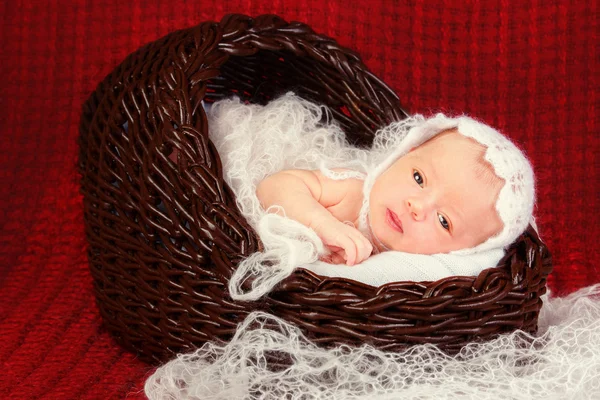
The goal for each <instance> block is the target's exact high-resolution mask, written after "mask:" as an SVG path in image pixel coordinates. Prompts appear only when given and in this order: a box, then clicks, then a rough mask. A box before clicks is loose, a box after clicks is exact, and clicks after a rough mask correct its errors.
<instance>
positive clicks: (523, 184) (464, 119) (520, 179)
mask: <svg viewBox="0 0 600 400" xmlns="http://www.w3.org/2000/svg"><path fill="white" fill-rule="evenodd" d="M408 123H410V124H411V125H412V127H411V128H410V130H408V132H407V133H404V132H406V128H407V127H406V124H392V125H390V126H389V127H387V128H385V129H387V130H388V131H389V132H385V133H384V135H385V136H387V137H394V136H395V140H396V141H397V142H396V143H394V146H392V147H389V146H387V148H388V149H391V152H389V153H388V155H387V156H386V157H385V158H384V159H383V161H381V162H379V163H378V164H376V165H373V166H372V168H371V169H370V170H369V172H368V174H367V177H366V179H365V184H364V187H363V193H364V199H363V205H362V208H361V212H360V216H359V229H360V230H361V231H362V232H363V233H365V234H368V235H369V236H371V235H370V229H368V212H369V195H370V193H371V189H372V188H373V185H374V183H375V181H376V180H377V177H378V176H379V175H381V174H382V173H383V172H384V171H385V170H387V169H388V168H389V167H390V166H391V165H392V164H393V163H394V162H395V161H396V160H397V159H398V158H400V157H402V156H403V155H405V154H407V153H408V152H409V151H410V149H412V148H414V147H417V146H419V145H421V144H423V143H424V142H426V141H427V140H429V139H431V138H433V137H434V136H436V135H438V134H439V133H441V132H444V131H446V130H449V129H454V128H457V130H458V132H459V133H460V134H462V135H463V136H466V137H469V138H472V139H474V140H476V141H477V142H479V143H481V145H482V146H484V147H485V155H484V158H485V160H486V161H487V162H489V163H490V164H491V165H492V167H493V168H494V172H495V174H496V175H497V176H498V177H500V178H502V179H503V180H504V185H503V187H502V189H501V190H500V194H499V196H498V200H497V201H496V211H497V212H498V215H499V217H500V219H501V220H502V223H503V224H504V226H503V229H502V231H501V232H500V233H498V234H497V235H495V236H493V237H490V238H489V239H488V240H486V241H485V242H483V243H481V244H479V245H477V246H475V247H472V248H469V249H461V250H456V251H453V252H451V254H472V253H475V252H481V251H485V250H490V249H496V248H505V247H507V246H508V245H510V244H511V243H512V242H514V241H515V239H516V238H517V237H518V236H519V235H520V234H521V233H523V231H524V230H525V229H526V228H527V225H528V224H529V223H530V222H531V223H533V219H532V215H533V204H534V199H535V195H534V175H533V170H532V168H531V164H530V163H529V161H528V160H527V158H526V157H525V155H524V154H523V152H522V151H521V150H520V149H519V148H518V147H517V146H515V144H514V143H512V142H511V141H510V140H509V139H508V138H506V137H505V136H503V135H502V134H500V132H498V131H497V130H495V129H493V128H491V127H490V126H488V125H486V124H483V123H481V122H479V121H476V120H475V119H473V118H470V117H468V116H460V117H457V118H449V117H447V116H445V115H444V114H441V113H440V114H437V115H435V116H434V117H432V118H429V119H424V118H423V117H421V116H419V115H417V116H415V117H413V118H412V119H411V120H410V121H409V122H408ZM403 133H404V134H403Z"/></svg>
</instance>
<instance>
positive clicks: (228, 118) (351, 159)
mask: <svg viewBox="0 0 600 400" xmlns="http://www.w3.org/2000/svg"><path fill="white" fill-rule="evenodd" d="M288 100H289V99H288ZM234 101H235V100H234ZM223 104H225V103H223ZM238 104H239V103H238ZM294 104H296V106H294ZM230 105H231V104H230ZM298 106H299V107H303V109H297V108H296V109H295V108H294V107H298ZM218 107H219V105H218V104H217V106H216V108H217V110H214V109H213V110H212V111H211V112H218V111H219V110H218ZM304 107H309V108H310V107H312V108H311V110H312V112H310V113H308V114H307V113H305V112H304V111H305V109H304ZM255 110H256V109H255ZM265 110H266V111H265ZM265 110H262V112H261V114H260V115H261V118H262V120H261V121H260V122H261V123H262V124H263V125H266V126H270V127H271V128H272V129H273V130H274V132H275V133H274V134H277V135H282V134H283V137H289V138H292V139H290V140H288V141H285V140H284V141H272V140H269V139H268V138H269V136H268V135H264V132H263V135H259V134H258V133H256V132H254V131H252V129H250V128H247V129H243V130H239V131H237V132H236V134H235V135H227V136H218V135H216V136H215V135H214V132H213V136H212V139H213V141H214V142H215V143H216V145H217V147H218V149H219V152H220V154H221V156H222V159H223V163H224V165H227V166H228V167H227V168H231V170H230V171H240V174H239V175H236V174H235V173H234V174H229V176H228V178H227V179H228V180H229V181H228V183H229V184H230V185H231V186H232V187H235V188H236V189H235V190H236V196H237V199H238V206H239V207H240V209H241V210H242V212H243V213H244V215H247V216H248V217H249V221H250V223H251V224H252V225H253V226H255V227H256V228H257V231H259V233H260V232H263V235H261V238H262V239H263V242H264V243H265V246H266V248H267V251H266V252H265V254H262V255H260V254H255V255H253V257H254V259H253V258H252V257H250V259H249V261H248V262H246V263H245V264H244V263H242V265H241V266H240V268H242V267H243V268H242V270H243V271H242V272H243V273H241V274H239V275H238V282H237V283H238V284H239V283H240V282H241V281H242V280H243V279H244V277H245V276H247V275H253V276H256V275H255V274H258V275H260V274H263V276H262V280H260V279H259V280H257V281H258V284H257V285H258V286H255V289H260V290H258V295H259V296H260V294H261V291H262V293H264V292H265V291H268V289H269V288H270V287H271V286H272V285H273V284H274V283H276V282H277V281H279V280H281V279H283V278H285V276H287V275H289V273H290V272H291V269H289V268H288V267H290V266H291V268H294V267H295V266H297V265H300V264H302V263H310V262H313V261H315V260H316V259H317V257H318V255H319V254H320V253H321V252H323V248H322V245H321V247H319V243H320V240H319V239H318V238H317V237H316V235H314V232H313V233H311V232H312V231H311V230H310V229H308V228H306V227H303V226H301V225H300V224H298V223H296V222H295V221H291V220H288V219H286V218H281V217H280V216H278V215H275V214H269V216H268V217H267V218H264V215H263V214H264V213H262V212H261V210H259V208H260V206H259V205H258V203H257V201H256V196H255V194H254V188H255V187H256V184H257V183H258V181H259V180H260V179H262V178H263V177H264V176H265V175H266V173H267V172H269V171H276V170H281V169H283V168H306V169H315V168H320V169H321V170H326V169H327V168H330V167H347V168H351V169H354V170H358V171H364V170H365V168H367V166H368V165H372V163H373V162H376V160H377V159H378V156H380V155H381V154H383V152H384V150H385V149H387V148H389V147H390V146H393V145H394V143H393V140H396V139H401V138H399V137H398V136H397V135H395V136H386V135H382V136H379V137H378V138H376V141H375V146H374V148H373V149H372V150H371V151H369V152H366V151H364V150H358V149H351V148H349V147H348V146H347V144H346V143H344V139H343V134H342V133H341V130H339V129H337V128H335V126H333V127H330V128H329V129H327V130H324V129H322V130H319V129H317V130H316V131H315V132H313V133H314V134H313V135H308V136H303V137H302V138H294V136H293V134H294V132H296V128H297V127H298V126H299V125H302V126H304V125H306V124H308V125H311V124H312V125H315V124H317V122H318V120H319V119H320V115H321V113H322V112H323V110H322V109H320V108H319V107H317V106H314V105H310V103H305V104H304V105H301V104H299V103H298V102H295V103H294V102H291V103H290V107H289V108H288V109H287V110H288V112H287V113H282V112H281V109H280V108H279V109H272V108H267V109H265ZM223 117H224V118H223V119H222V121H223V122H224V124H225V125H227V124H231V125H234V126H235V125H236V124H237V125H238V126H240V125H241V126H246V127H249V126H250V125H249V120H250V119H252V118H253V117H255V115H254V116H253V115H252V109H251V108H248V107H240V108H239V109H238V110H237V111H233V112H231V113H229V114H228V115H224V116H223ZM290 118H291V122H290ZM253 121H255V122H256V120H253ZM212 122H214V121H212ZM413 122H414V121H413ZM410 123H411V121H410V120H409V121H408V122H406V123H405V125H403V126H397V127H396V128H400V130H402V129H404V130H406V128H407V127H408V126H409V125H410ZM224 129H227V126H225V127H224ZM272 133H273V132H272ZM286 133H291V134H292V136H290V135H287V136H285V134H286ZM244 136H246V140H248V139H252V140H251V143H252V144H251V145H248V146H238V145H237V143H239V140H241V139H242V138H243V137H244ZM289 152H292V153H293V154H294V157H292V158H290V157H281V156H280V155H281V154H289ZM248 160H253V164H252V165H253V167H252V170H251V171H248V169H247V168H246V166H247V165H248ZM248 180H249V182H248ZM261 213H262V214H261ZM261 216H262V218H261ZM261 224H262V226H261ZM261 229H263V230H262V231H261ZM294 229H296V231H295V232H296V234H295V233H293V232H294ZM298 229H300V230H301V229H304V234H300V235H298V234H297V232H298ZM265 232H266V233H265ZM290 232H292V233H290ZM261 257H262V258H261ZM269 258H271V259H273V260H277V261H278V262H279V263H280V264H281V265H283V266H284V267H281V266H280V268H270V269H269V267H266V268H263V269H261V268H262V261H264V260H268V259H269ZM285 266H288V267H285ZM286 268H287V269H286ZM346 271H347V270H346ZM390 279H391V278H390ZM233 287H234V290H235V288H236V287H237V285H236V284H234V285H233ZM230 290H231V285H230ZM254 292H255V294H256V290H255V291H254ZM237 294H238V297H243V296H246V295H247V293H237ZM273 324H274V326H276V328H273V329H268V328H267V325H268V326H273ZM539 325H540V334H539V336H538V337H537V338H535V339H534V340H533V342H532V343H530V342H529V341H527V340H525V339H526V338H527V336H528V335H527V334H525V333H523V332H515V333H512V334H509V335H505V336H502V337H499V338H498V339H496V340H493V341H490V342H488V343H485V344H472V345H470V346H467V347H466V348H464V349H463V350H462V351H461V353H460V354H458V355H457V356H454V357H450V356H447V355H445V354H443V353H441V352H440V351H439V350H438V349H437V348H436V347H434V346H431V345H420V346H414V347H412V348H410V349H408V350H406V351H404V352H402V353H385V352H381V351H378V350H376V349H374V348H372V347H370V346H367V345H364V346H362V347H360V348H348V347H346V346H342V347H339V348H335V349H332V350H324V349H321V348H318V347H317V346H315V345H314V344H312V343H310V342H309V341H308V340H307V339H306V338H305V337H304V336H303V335H302V333H301V332H300V331H299V330H298V329H297V328H296V327H295V326H292V325H289V324H288V323H286V322H285V321H282V320H280V319H279V318H277V317H276V316H273V315H268V314H264V313H259V312H257V313H252V314H250V315H249V316H248V317H247V319H246V320H245V321H244V322H243V323H241V324H240V326H239V327H238V330H237V332H236V334H235V336H234V338H233V339H232V340H231V342H230V343H228V344H227V345H225V346H223V347H221V346H218V345H215V344H214V343H206V344H205V345H204V346H203V347H202V348H201V349H199V350H197V351H196V352H194V353H191V354H187V355H180V356H178V357H177V358H176V359H174V360H172V361H170V362H169V363H167V364H165V365H163V366H162V367H160V368H158V369H157V370H156V371H155V372H154V374H153V375H152V376H151V377H150V378H149V379H148V380H147V382H146V385H145V392H146V395H147V396H148V397H149V398H150V399H161V400H164V399H203V400H209V399H224V400H230V399H399V398H401V399H445V398H447V399H478V400H479V399H494V400H497V399H524V400H525V399H526V400H530V399H544V400H550V399H561V400H562V399H599V398H600V345H599V344H600V285H596V286H593V287H590V288H587V289H584V290H581V291H579V292H578V293H575V294H573V295H571V296H569V297H568V298H564V299H562V298H555V299H548V298H546V299H545V305H544V307H543V308H542V312H541V315H540V320H539ZM273 353H279V354H281V355H283V357H284V358H286V357H287V358H290V359H291V360H293V364H292V365H291V366H289V368H286V369H284V370H277V369H274V368H271V367H270V366H269V363H268V360H267V358H266V357H265V356H266V355H268V354H271V355H272V354H273Z"/></svg>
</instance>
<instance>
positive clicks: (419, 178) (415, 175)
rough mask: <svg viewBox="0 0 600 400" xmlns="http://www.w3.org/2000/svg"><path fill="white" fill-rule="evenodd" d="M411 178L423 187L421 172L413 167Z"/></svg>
mask: <svg viewBox="0 0 600 400" xmlns="http://www.w3.org/2000/svg"><path fill="white" fill-rule="evenodd" d="M413 178H414V180H415V182H417V184H418V185H419V186H421V187H423V183H424V182H423V177H422V176H421V173H420V172H419V171H417V170H416V169H413Z"/></svg>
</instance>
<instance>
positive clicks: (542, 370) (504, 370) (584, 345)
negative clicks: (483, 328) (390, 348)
mask: <svg viewBox="0 0 600 400" xmlns="http://www.w3.org/2000/svg"><path fill="white" fill-rule="evenodd" d="M544 297H545V298H544V307H543V308H542V310H541V313H540V319H539V326H540V332H539V335H538V336H537V337H536V338H535V339H534V340H533V341H532V342H531V343H529V342H528V341H526V340H525V339H526V337H527V336H528V335H527V334H525V333H523V332H520V331H517V332H514V333H512V334H507V335H504V336H501V337H499V338H497V339H496V340H493V341H490V342H488V343H485V344H473V345H470V346H468V347H466V348H464V349H463V350H462V351H461V353H460V354H458V355H456V356H454V357H450V356H447V355H445V354H443V353H441V352H440V351H439V350H437V348H436V347H434V346H428V345H418V346H414V347H412V348H410V349H408V350H406V351H404V352H402V353H385V352H381V351H378V350H375V349H373V348H372V347H370V346H367V345H365V346H362V347H360V348H354V349H351V348H348V347H339V348H335V349H332V350H323V349H320V348H318V347H316V346H315V345H314V344H312V343H310V342H309V341H308V340H307V339H306V338H304V337H303V335H302V333H301V332H300V331H299V330H298V329H297V328H296V327H294V326H292V325H289V324H287V323H286V322H284V321H282V320H280V319H278V318H276V317H274V316H271V315H267V314H263V313H253V314H250V315H249V316H248V318H247V319H246V320H245V321H244V322H243V323H242V324H241V325H240V326H239V327H238V330H237V333H236V334H235V337H234V338H233V340H232V341H231V342H230V343H228V344H227V345H226V346H224V347H220V346H217V345H215V344H213V343H206V344H205V345H204V346H203V347H202V348H200V349H199V350H197V351H195V352H194V353H191V354H187V355H179V356H178V357H177V358H176V359H174V360H172V361H170V362H169V363H167V364H165V365H163V366H161V367H160V368H158V369H157V370H156V371H155V372H154V374H153V375H152V376H150V378H148V380H147V381H146V385H145V393H146V395H147V396H148V398H149V399H151V400H154V399H156V400H158V399H160V400H165V399H190V400H192V399H198V400H200V399H202V400H213V399H214V400H216V399H222V400H233V399H273V400H275V399H277V400H279V399H327V400H334V399H406V400H410V399H436V400H437V399H477V400H483V399H490V400H501V399H523V400H532V399H543V400H563V399H600V345H599V344H600V285H595V286H592V287H589V288H585V289H582V290H580V291H578V292H576V293H574V294H572V295H570V296H568V297H566V298H547V297H546V296H544ZM266 321H271V322H275V323H276V324H277V329H274V330H272V329H266V328H265V327H264V323H265V322H266ZM273 352H276V353H280V354H283V355H284V356H285V355H287V356H289V357H290V358H291V359H292V360H294V364H293V365H291V366H290V367H289V368H287V369H285V370H282V371H276V372H273V371H271V370H270V368H269V365H268V362H267V360H266V358H265V355H266V354H272V353H273Z"/></svg>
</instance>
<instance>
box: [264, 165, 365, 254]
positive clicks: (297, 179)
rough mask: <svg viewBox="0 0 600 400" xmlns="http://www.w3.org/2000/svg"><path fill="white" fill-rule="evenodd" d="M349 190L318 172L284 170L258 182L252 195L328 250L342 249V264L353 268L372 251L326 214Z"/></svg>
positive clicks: (351, 230)
mask: <svg viewBox="0 0 600 400" xmlns="http://www.w3.org/2000/svg"><path fill="white" fill-rule="evenodd" d="M349 188H350V182H349V181H347V180H333V179H329V178H327V177H325V176H324V175H323V174H321V173H320V172H319V171H307V170H285V171H281V172H279V173H276V174H274V175H271V176H269V177H267V178H265V179H264V180H263V181H261V182H260V183H259V184H258V187H257V190H256V194H257V196H258V199H259V201H260V203H261V206H262V207H263V208H264V209H268V208H269V207H270V206H272V205H278V206H281V207H282V208H283V209H284V211H285V214H286V216H287V217H288V218H292V219H294V220H296V221H298V222H300V223H302V224H303V225H306V226H308V227H310V228H312V229H313V230H314V231H315V232H316V233H317V235H319V237H320V238H321V239H322V240H323V242H324V244H325V245H326V246H328V247H329V248H340V249H342V250H343V252H344V253H345V257H344V258H345V259H346V264H348V265H354V264H355V263H359V262H362V261H363V260H365V259H366V258H367V257H369V255H370V254H371V251H372V250H373V247H372V245H371V243H370V242H369V241H368V239H367V238H365V237H364V235H363V234H362V233H360V232H359V231H358V230H357V229H356V228H354V227H352V226H349V225H346V224H344V223H343V222H341V221H340V220H338V219H337V218H336V217H335V216H334V215H333V214H331V212H329V210H327V207H331V206H335V205H336V204H339V203H340V202H342V201H343V200H344V198H345V197H346V195H347V194H348V191H349ZM338 261H339V259H338Z"/></svg>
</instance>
